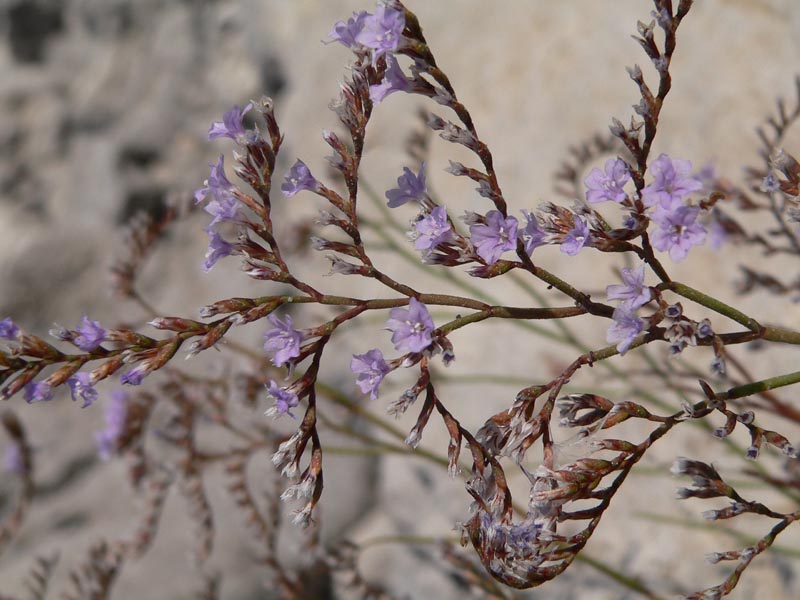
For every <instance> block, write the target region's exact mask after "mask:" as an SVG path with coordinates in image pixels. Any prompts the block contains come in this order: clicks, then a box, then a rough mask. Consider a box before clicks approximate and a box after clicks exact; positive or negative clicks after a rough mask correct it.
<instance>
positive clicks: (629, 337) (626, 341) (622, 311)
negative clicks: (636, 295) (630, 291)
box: [606, 304, 645, 354]
mask: <svg viewBox="0 0 800 600" xmlns="http://www.w3.org/2000/svg"><path fill="white" fill-rule="evenodd" d="M611 318H612V319H613V320H614V322H613V323H612V325H611V327H609V328H608V332H607V333H606V341H607V342H608V343H609V344H613V343H615V342H616V343H617V351H618V352H619V353H620V354H625V353H626V352H627V351H628V348H630V347H631V344H632V343H633V340H634V339H636V336H637V335H639V334H640V333H641V332H642V331H644V325H645V322H644V319H640V318H639V317H637V316H636V313H635V312H634V311H632V310H630V309H629V308H628V307H627V306H625V305H624V304H622V305H620V306H618V307H617V308H616V309H614V314H613V315H612V317H611Z"/></svg>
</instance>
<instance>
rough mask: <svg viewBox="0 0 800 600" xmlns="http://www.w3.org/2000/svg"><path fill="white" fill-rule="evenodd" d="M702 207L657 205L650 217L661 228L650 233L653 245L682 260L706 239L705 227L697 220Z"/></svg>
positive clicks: (674, 259)
mask: <svg viewBox="0 0 800 600" xmlns="http://www.w3.org/2000/svg"><path fill="white" fill-rule="evenodd" d="M699 213H700V208H699V207H697V206H686V205H684V204H681V205H676V206H675V207H674V208H669V209H667V208H663V207H661V206H659V207H657V208H656V210H655V211H654V212H653V214H652V215H650V218H651V219H652V220H653V222H654V223H656V224H657V225H658V226H659V228H658V229H656V230H655V231H653V232H652V233H651V234H650V240H651V241H652V243H653V246H654V247H655V248H656V249H657V250H660V251H661V252H669V257H670V258H671V259H672V260H673V261H675V262H678V261H681V260H683V259H684V258H686V255H687V254H689V250H690V249H691V247H692V246H699V245H701V244H702V243H703V242H704V241H705V239H706V230H705V228H704V227H703V226H702V225H700V224H699V223H697V222H696V220H697V215H698V214H699Z"/></svg>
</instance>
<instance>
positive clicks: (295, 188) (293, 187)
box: [281, 159, 319, 198]
mask: <svg viewBox="0 0 800 600" xmlns="http://www.w3.org/2000/svg"><path fill="white" fill-rule="evenodd" d="M318 187H319V182H318V181H317V180H316V179H314V176H313V175H312V174H311V171H310V170H309V168H308V167H307V166H306V163H304V162H303V161H302V160H299V159H298V160H297V162H296V163H294V166H292V168H291V169H289V173H288V174H287V175H286V181H285V182H284V184H283V185H281V191H282V192H283V195H284V197H285V198H291V197H292V196H294V195H295V194H296V193H297V192H301V191H303V190H308V191H312V192H313V191H314V190H316V189H317V188H318Z"/></svg>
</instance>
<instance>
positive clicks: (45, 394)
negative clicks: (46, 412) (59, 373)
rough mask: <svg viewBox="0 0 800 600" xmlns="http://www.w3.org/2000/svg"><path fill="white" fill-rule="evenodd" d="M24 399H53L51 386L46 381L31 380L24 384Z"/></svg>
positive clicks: (29, 400) (33, 400) (27, 400)
mask: <svg viewBox="0 0 800 600" xmlns="http://www.w3.org/2000/svg"><path fill="white" fill-rule="evenodd" d="M24 389H25V401H26V402H28V403H31V402H49V401H50V400H52V399H53V394H54V392H53V388H52V387H51V386H50V384H49V383H47V382H46V381H31V382H29V383H26V384H25V388H24Z"/></svg>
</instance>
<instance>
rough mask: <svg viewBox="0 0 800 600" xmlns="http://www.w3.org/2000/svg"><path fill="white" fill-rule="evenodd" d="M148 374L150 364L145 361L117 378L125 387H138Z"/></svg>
mask: <svg viewBox="0 0 800 600" xmlns="http://www.w3.org/2000/svg"><path fill="white" fill-rule="evenodd" d="M149 374H150V364H149V363H148V362H147V361H145V362H141V363H139V364H138V365H136V366H135V367H134V368H132V369H131V370H130V371H125V372H124V373H123V374H122V375H121V376H120V378H119V380H120V382H121V383H124V384H126V385H139V384H140V383H142V380H143V379H144V378H145V377H147V375H149Z"/></svg>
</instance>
